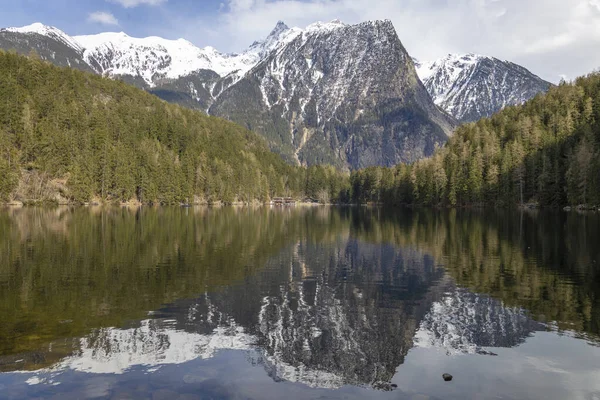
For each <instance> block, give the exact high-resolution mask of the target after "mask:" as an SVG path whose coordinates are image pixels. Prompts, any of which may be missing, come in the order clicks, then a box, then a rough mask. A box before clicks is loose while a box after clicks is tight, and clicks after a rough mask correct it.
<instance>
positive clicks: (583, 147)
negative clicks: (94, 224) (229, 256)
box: [0, 52, 600, 207]
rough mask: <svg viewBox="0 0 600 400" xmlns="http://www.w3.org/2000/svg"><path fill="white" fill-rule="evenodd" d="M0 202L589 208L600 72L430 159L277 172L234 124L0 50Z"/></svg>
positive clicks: (596, 175) (467, 131) (598, 192)
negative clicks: (303, 201)
mask: <svg viewBox="0 0 600 400" xmlns="http://www.w3.org/2000/svg"><path fill="white" fill-rule="evenodd" d="M0 77H1V78H0V200H1V201H10V200H21V201H29V200H33V201H40V200H48V199H50V200H53V199H55V198H57V196H58V195H59V196H60V197H62V198H65V199H67V200H69V201H70V202H74V203H84V202H88V201H93V200H96V201H101V202H107V201H115V202H118V201H120V202H124V201H129V200H135V201H139V202H142V203H160V204H177V203H213V202H224V203H233V202H252V201H260V202H266V201H268V200H269V199H270V198H272V197H277V196H292V197H295V198H307V197H308V198H310V199H313V200H318V201H320V202H323V203H330V202H333V203H355V204H357V203H369V202H375V203H379V204H385V205H401V204H411V205H423V206H449V207H461V206H494V207H513V206H515V205H535V206H540V207H563V206H565V205H580V204H583V205H587V206H595V205H600V157H598V155H599V154H600V125H599V124H600V74H598V73H594V74H590V75H588V76H586V77H582V78H579V79H577V80H576V81H575V82H573V83H564V82H563V83H561V84H560V85H559V86H557V87H553V88H551V89H550V90H549V92H548V93H547V94H544V95H538V96H537V97H536V98H534V99H532V100H531V101H529V102H527V103H525V104H524V105H520V106H512V107H507V108H506V109H504V110H503V111H501V112H499V113H497V114H496V115H494V116H492V117H491V118H486V119H482V120H480V121H478V122H475V123H469V124H465V125H462V126H460V127H459V128H457V130H456V131H455V133H454V134H453V136H452V137H451V138H450V139H449V141H448V143H447V144H446V145H445V146H443V147H441V148H439V149H437V151H436V152H435V153H434V155H433V156H432V157H431V158H428V159H424V160H420V161H418V162H415V163H412V164H399V165H397V166H395V167H392V168H384V167H370V168H366V169H362V170H358V171H353V172H352V173H347V172H344V171H339V170H337V169H335V168H334V167H332V166H323V165H321V166H312V167H309V168H303V167H299V166H292V165H289V164H287V163H285V162H284V161H283V160H282V158H281V157H280V156H278V155H277V154H274V153H273V152H271V151H270V149H269V148H268V145H267V143H266V141H265V140H264V139H263V138H262V137H260V136H258V135H257V134H255V133H252V132H250V131H248V130H246V129H244V128H242V127H240V126H238V125H236V124H233V123H231V122H228V121H225V120H223V119H219V118H215V117H209V116H206V115H204V114H202V113H200V112H197V111H192V110H188V109H185V108H182V107H180V106H177V105H173V104H169V103H166V102H164V101H162V100H159V99H158V98H156V97H154V96H152V95H150V94H148V93H146V92H144V91H142V90H139V89H136V88H134V87H132V86H129V85H127V84H125V83H122V82H119V81H113V80H110V79H106V78H101V77H98V76H95V75H93V74H87V73H83V72H80V71H76V70H73V69H69V68H59V67H55V66H52V65H50V64H48V63H45V62H42V61H40V60H39V59H36V58H35V57H29V58H27V57H23V56H19V55H16V54H12V53H6V52H0Z"/></svg>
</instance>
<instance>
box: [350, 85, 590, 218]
mask: <svg viewBox="0 0 600 400" xmlns="http://www.w3.org/2000/svg"><path fill="white" fill-rule="evenodd" d="M599 155H600V74H598V73H594V74H590V75H589V76H587V77H582V78H579V79H577V80H576V81H575V82H573V83H565V82H562V83H561V84H560V85H559V86H557V87H553V88H551V89H550V91H549V92H548V93H547V94H545V95H538V96H537V97H535V98H534V99H533V100H531V101H529V102H527V103H525V104H524V105H521V106H513V107H507V108H505V109H504V110H502V111H501V112H499V113H497V114H496V115H494V116H492V117H491V118H486V119H482V120H480V121H478V122H475V123H469V124H465V125H462V126H460V127H459V128H457V130H456V131H455V132H454V134H453V136H452V137H451V138H450V140H449V141H448V143H447V144H446V145H445V146H444V147H443V148H439V149H438V150H437V151H436V152H435V154H434V155H433V157H431V158H428V159H424V160H421V161H418V162H416V163H414V164H411V165H406V164H400V165H397V166H396V167H394V168H379V167H372V168H367V169H364V170H360V171H355V172H353V173H352V175H351V178H350V179H351V192H352V199H353V201H354V202H357V203H367V202H375V203H383V204H388V205H400V204H412V205H424V206H444V207H445V206H451V207H461V206H492V207H514V206H528V207H544V208H556V207H564V206H567V205H571V206H583V207H588V208H591V207H592V206H598V205H600V157H599Z"/></svg>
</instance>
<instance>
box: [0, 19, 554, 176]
mask: <svg viewBox="0 0 600 400" xmlns="http://www.w3.org/2000/svg"><path fill="white" fill-rule="evenodd" d="M0 49H6V50H16V51H17V52H20V53H23V54H29V53H31V52H32V51H34V52H35V54H37V55H38V56H39V57H40V58H41V59H43V60H45V61H49V62H52V63H54V64H57V65H60V66H68V67H73V68H78V69H81V70H84V71H87V72H94V73H97V74H102V75H104V76H107V77H111V78H116V79H121V80H124V81H126V82H128V83H131V84H133V85H136V86H138V87H140V88H143V89H145V90H148V91H149V92H151V93H153V94H155V95H157V96H158V97H160V98H162V99H164V100H167V101H170V102H175V103H179V104H182V105H184V106H186V107H190V108H194V109H199V110H202V111H203V112H205V113H207V114H210V115H215V116H219V117H223V118H225V119H229V120H231V121H233V122H236V123H238V124H241V125H243V126H245V127H247V128H249V129H251V130H254V131H256V132H257V133H259V134H261V135H262V136H264V137H265V138H266V139H267V141H268V143H269V146H270V148H271V149H272V150H274V151H276V152H278V153H279V154H281V155H282V156H283V157H284V159H286V160H287V161H288V162H291V163H294V164H302V165H314V164H323V163H327V164H333V165H336V166H338V167H342V168H351V169H353V168H362V167H367V166H371V165H384V166H391V165H395V164H397V163H399V162H412V161H415V160H418V159H420V158H422V157H426V156H429V155H431V154H432V153H433V151H434V149H435V148H436V146H440V145H442V144H443V143H445V141H446V140H447V139H448V137H449V136H450V135H451V134H452V131H453V129H454V128H455V127H456V126H457V124H458V123H459V122H469V121H475V120H477V119H479V118H481V117H485V116H489V115H491V114H493V113H494V112H496V111H498V110H500V109H501V108H503V107H505V106H507V105H512V104H519V103H522V102H524V101H526V100H528V99H530V98H532V97H533V96H535V95H536V94H537V93H540V92H544V91H546V90H547V89H548V88H549V87H550V84H549V83H548V82H545V81H543V80H542V79H540V78H538V77H537V76H535V75H533V74H532V73H531V72H529V71H527V70H526V69H524V68H522V67H520V66H518V65H516V64H512V63H509V62H506V61H501V60H498V59H495V58H492V57H484V56H476V55H465V56H457V55H449V56H448V57H446V58H443V59H441V60H437V61H434V62H430V63H421V62H418V61H416V60H414V59H413V58H411V57H410V55H409V54H408V52H407V51H406V49H405V48H404V46H403V45H402V43H401V41H400V39H399V38H398V35H397V34H396V31H395V29H394V27H393V25H392V23H391V22H390V21H368V22H363V23H360V24H356V25H347V24H344V23H342V22H340V21H338V20H334V21H331V22H328V23H321V22H318V23H314V24H312V25H309V26H308V27H306V28H305V29H300V28H289V27H288V26H287V25H285V24H284V23H283V22H279V23H278V24H277V26H276V27H275V28H274V29H273V31H272V32H271V33H270V34H269V35H268V37H267V38H266V39H264V40H262V41H257V42H254V43H253V44H252V45H251V46H250V47H249V48H248V49H246V50H245V51H243V52H241V53H239V54H224V53H221V52H219V51H217V50H216V49H214V48H212V47H206V48H203V49H201V48H198V47H196V46H195V45H193V44H192V43H190V42H189V41H187V40H184V39H178V40H167V39H163V38H159V37H148V38H144V39H138V38H132V37H130V36H128V35H127V34H125V33H123V32H121V33H101V34H97V35H88V36H73V37H71V36H69V35H67V34H66V33H64V32H62V31H60V30H59V29H57V28H54V27H48V26H45V25H43V24H40V23H35V24H33V25H29V26H26V27H22V28H6V29H2V30H0Z"/></svg>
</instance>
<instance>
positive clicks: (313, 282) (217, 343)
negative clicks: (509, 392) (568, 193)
mask: <svg viewBox="0 0 600 400" xmlns="http://www.w3.org/2000/svg"><path fill="white" fill-rule="evenodd" d="M0 233H1V236H0V250H2V253H1V254H0V289H1V290H0V304H1V305H0V319H1V320H2V321H3V324H2V327H1V328H0V371H4V372H6V373H9V372H12V373H15V372H19V371H20V372H26V371H29V372H30V373H28V374H26V376H25V377H24V378H26V379H27V382H28V383H29V384H43V385H46V386H51V385H52V384H56V383H58V382H61V381H62V378H61V376H62V375H63V374H65V372H66V371H72V372H82V373H87V374H119V375H126V374H127V373H129V371H133V370H136V369H139V368H142V369H143V370H144V371H146V373H150V374H157V373H158V372H157V371H159V370H160V368H163V367H165V366H168V365H180V364H185V363H190V362H192V361H194V360H211V359H213V357H215V356H216V355H217V354H219V353H220V352H222V351H227V350H230V351H242V352H244V354H245V360H246V361H245V362H247V363H248V365H250V366H259V367H260V368H263V369H264V371H265V372H266V374H267V375H268V376H269V377H270V378H271V379H272V380H273V381H275V382H284V381H285V382H297V383H301V384H304V385H307V386H308V387H312V388H328V389H340V388H343V387H345V386H355V387H368V388H373V389H378V390H383V391H389V390H393V389H394V388H395V386H392V383H393V381H394V377H395V376H396V374H398V371H401V367H400V366H401V365H403V364H404V363H405V359H406V357H407V355H408V354H409V352H410V351H411V349H415V350H416V349H424V350H425V349H435V350H436V351H440V352H442V353H443V354H446V355H447V356H457V355H461V354H476V355H478V357H482V356H494V355H496V354H497V353H498V349H501V348H512V347H515V346H519V345H521V344H523V343H525V342H526V341H527V340H528V338H530V337H532V335H534V334H535V332H542V331H550V332H557V333H560V334H561V335H563V336H564V337H573V338H578V339H580V340H584V341H585V342H587V343H589V344H590V345H594V344H595V343H598V341H597V337H598V333H599V331H600V329H599V328H600V324H599V321H600V318H599V317H600V313H599V310H600V307H599V306H600V296H599V294H600V293H599V292H600V285H599V284H598V283H599V274H598V268H597V262H598V261H597V260H599V259H600V258H599V257H598V256H599V254H598V252H599V249H598V248H597V246H595V245H594V243H592V242H591V238H597V237H600V236H598V234H599V233H600V232H599V222H598V217H597V216H596V215H577V214H548V215H536V214H519V213H498V212H494V213H484V212H455V211H450V212H426V211H384V210H378V209H354V208H349V209H335V208H309V209H301V208H299V209H285V210H269V209H233V208H224V209H205V208H198V209H191V210H189V209H186V210H180V209H170V208H163V209H139V210H135V211H131V210H127V209H56V210H43V209H19V210H9V211H4V212H2V213H0ZM573 340H575V339H573ZM589 347H590V349H593V351H596V347H594V346H589ZM498 358H499V357H490V360H489V362H490V363H493V362H494V360H496V359H498ZM598 371H600V365H599V366H598ZM1 376H2V375H0V377H1ZM6 376H13V375H12V374H8V375H6ZM2 382H3V380H2V379H0V386H1V385H2ZM11 382H12V381H11ZM14 384H15V385H16V383H14ZM4 385H5V386H6V383H4ZM40 386H41V385H40ZM15 390H16V389H15ZM20 390H21V392H19V391H16V392H15V393H21V394H24V393H26V392H23V391H22V390H23V389H20ZM107 393H108V394H110V393H111V392H107ZM216 397H219V396H216ZM222 397H229V396H226V395H224V396H222Z"/></svg>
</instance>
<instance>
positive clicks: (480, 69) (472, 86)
mask: <svg viewBox="0 0 600 400" xmlns="http://www.w3.org/2000/svg"><path fill="white" fill-rule="evenodd" d="M414 61H415V67H416V69H417V74H418V75H419V78H420V79H421V81H422V82H423V84H424V85H425V87H426V88H427V91H428V92H429V94H430V95H431V97H432V98H433V101H434V102H435V104H437V105H438V106H440V107H441V108H443V109H444V110H446V111H447V112H448V113H450V114H451V115H452V116H454V117H455V118H456V119H458V120H459V121H462V122H470V121H476V120H478V119H480V118H483V117H489V116H491V115H492V114H494V113H496V112H498V111H500V110H501V109H502V108H504V107H506V106H510V105H517V104H522V103H524V102H526V101H527V100H529V99H531V98H533V97H534V96H535V95H536V94H538V93H540V92H545V91H547V90H548V89H549V88H550V86H551V84H550V83H549V82H546V81H544V80H542V79H541V78H539V77H537V76H535V75H534V74H532V73H531V72H530V71H528V70H527V69H525V68H523V67H521V66H519V65H516V64H514V63H511V62H509V61H502V60H499V59H497V58H493V57H487V56H482V55H476V54H449V55H447V56H446V57H443V58H441V59H439V60H436V61H432V62H419V61H418V60H414Z"/></svg>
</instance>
